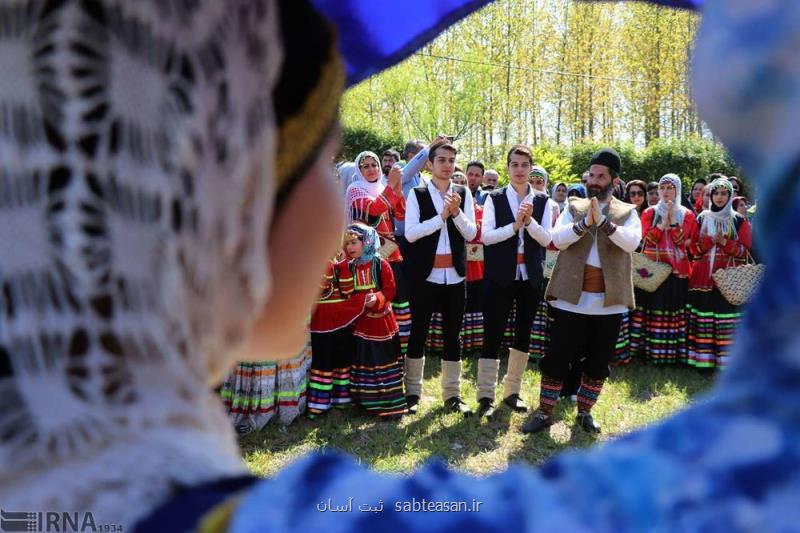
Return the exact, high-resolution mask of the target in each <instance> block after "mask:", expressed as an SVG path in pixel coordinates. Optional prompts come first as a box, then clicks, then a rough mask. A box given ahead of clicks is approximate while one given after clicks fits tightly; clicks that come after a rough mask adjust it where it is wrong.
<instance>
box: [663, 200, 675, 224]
mask: <svg viewBox="0 0 800 533" xmlns="http://www.w3.org/2000/svg"><path fill="white" fill-rule="evenodd" d="M674 205H675V203H674V202H673V201H672V200H670V201H669V202H667V219H666V220H664V221H662V222H661V224H659V228H660V229H662V230H667V229H669V228H670V226H672V225H673V224H675V222H676V221H675V215H674V213H673V206H674Z"/></svg>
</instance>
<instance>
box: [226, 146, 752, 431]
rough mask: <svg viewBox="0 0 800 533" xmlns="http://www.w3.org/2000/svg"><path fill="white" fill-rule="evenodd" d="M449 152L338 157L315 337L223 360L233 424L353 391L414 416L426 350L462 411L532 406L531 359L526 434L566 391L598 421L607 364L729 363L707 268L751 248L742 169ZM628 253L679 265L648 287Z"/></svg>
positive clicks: (318, 404) (391, 414)
mask: <svg viewBox="0 0 800 533" xmlns="http://www.w3.org/2000/svg"><path fill="white" fill-rule="evenodd" d="M457 155H458V150H457V149H456V147H455V146H454V145H453V143H452V140H451V139H448V138H446V137H439V138H437V139H436V140H434V141H433V142H432V143H431V144H430V146H426V145H425V144H424V143H422V142H419V141H410V142H409V143H407V145H406V147H405V149H404V150H403V153H402V154H400V153H399V152H397V151H395V150H386V151H385V152H383V153H382V154H381V155H380V156H379V155H378V154H376V153H374V152H369V151H365V152H362V153H360V154H359V155H358V156H357V157H356V159H355V161H354V162H345V163H340V164H339V165H337V167H336V170H337V172H336V176H337V178H338V180H339V182H340V186H341V190H342V194H343V197H344V199H345V205H346V211H347V215H346V218H347V221H348V226H347V229H346V231H345V232H344V235H343V237H342V245H341V248H340V249H339V250H338V251H337V252H336V254H335V255H334V256H333V257H331V259H330V260H329V262H328V266H327V269H326V272H325V275H324V277H323V278H322V280H321V283H320V287H319V290H320V293H319V299H318V302H317V305H316V307H315V310H314V311H313V314H312V316H311V318H310V324H309V332H310V335H309V342H308V346H307V347H306V349H305V350H304V351H303V353H301V354H300V355H299V356H298V357H297V358H295V359H292V360H289V361H286V362H283V363H281V365H280V366H277V367H276V365H275V364H273V363H266V362H265V363H263V364H259V363H242V364H241V365H239V366H238V367H237V368H236V370H235V371H234V372H233V373H232V374H231V376H230V377H229V378H228V380H227V381H226V382H225V384H224V385H223V387H222V391H221V393H222V396H223V399H224V400H225V403H226V405H227V406H228V409H229V411H230V412H231V413H232V415H233V417H234V420H235V422H236V424H237V427H238V428H239V430H240V431H241V432H247V431H250V430H253V429H259V428H260V427H263V425H264V424H265V423H266V422H267V421H268V420H269V419H270V418H272V417H273V416H275V414H276V413H277V415H278V417H279V418H280V420H281V421H282V422H283V423H288V422H290V421H291V420H292V419H293V418H294V417H296V416H298V415H299V414H300V413H301V412H302V411H303V410H305V411H306V413H307V416H308V417H309V418H311V419H316V418H318V417H320V416H323V415H325V414H326V413H328V412H329V411H330V410H331V409H341V408H347V407H350V406H352V405H353V404H355V405H359V406H360V407H362V408H363V409H364V410H366V411H367V412H369V413H374V414H375V415H377V416H379V417H380V418H381V419H384V420H397V419H399V418H400V417H402V416H404V415H413V414H416V412H417V409H418V405H419V402H420V399H421V397H422V396H423V389H422V384H423V374H424V369H425V364H426V356H427V357H428V360H430V356H437V357H438V358H440V360H441V371H440V375H441V390H442V398H443V401H444V409H445V410H446V411H448V412H458V413H461V414H463V415H465V416H470V415H473V414H477V415H478V416H481V417H491V416H492V415H493V414H494V412H495V410H496V409H497V408H499V407H501V406H503V407H506V408H509V409H511V410H513V411H515V412H527V411H528V410H529V408H528V405H527V404H526V402H525V399H524V397H525V396H527V394H525V391H523V390H522V374H523V372H524V371H525V369H526V368H527V366H528V363H529V361H533V362H534V363H537V364H538V367H539V370H540V372H541V388H540V391H539V405H538V407H537V408H536V409H535V410H534V412H533V415H532V416H531V417H530V418H529V419H528V421H527V422H526V423H525V425H524V426H523V431H526V432H535V431H540V430H542V429H544V428H545V427H547V426H548V425H550V424H551V423H552V418H551V416H552V411H553V407H554V406H555V405H556V403H557V402H558V401H559V399H561V398H567V399H569V400H570V401H572V402H573V403H575V404H576V405H577V410H578V414H579V417H578V421H579V424H580V425H581V427H583V428H584V429H585V430H587V431H589V432H599V431H600V426H599V425H598V424H597V422H595V421H594V419H593V418H592V415H591V411H592V407H593V405H594V404H595V402H596V401H597V398H598V396H599V395H600V393H601V391H602V387H603V384H604V382H605V380H606V379H607V378H608V376H609V374H610V369H611V367H612V366H615V365H617V366H618V365H624V364H628V363H630V362H631V361H633V360H641V361H646V362H650V363H654V364H661V365H663V364H683V365H688V366H691V367H694V368H696V369H698V370H700V371H702V372H709V371H713V370H714V369H717V368H722V367H724V366H725V362H726V359H727V358H728V349H729V346H730V345H731V343H732V338H733V335H734V332H735V330H736V326H737V324H738V322H739V319H740V315H741V311H740V308H739V306H737V305H733V304H731V303H729V302H728V301H727V300H726V299H725V297H724V296H723V295H722V294H721V293H720V291H719V289H718V288H717V286H716V284H715V281H714V278H713V277H712V275H713V274H714V272H716V271H717V270H719V269H724V268H727V267H730V266H738V265H742V264H745V263H746V262H748V261H750V260H751V257H752V256H751V250H752V247H753V242H752V233H751V228H750V222H749V220H748V218H749V217H750V216H751V213H752V212H753V209H751V207H750V205H749V202H748V200H747V199H746V197H745V196H744V191H743V184H742V182H741V180H739V179H738V178H736V177H733V176H732V177H727V176H724V175H722V174H712V175H710V176H709V177H708V180H705V179H699V180H696V181H695V182H694V183H693V184H692V187H691V189H690V190H689V193H688V194H686V195H684V194H683V187H682V181H681V178H680V177H679V176H677V175H676V174H666V175H664V176H663V177H661V178H660V179H659V180H658V181H657V182H656V181H654V182H650V183H647V182H645V181H642V180H638V179H632V180H629V181H628V182H627V183H625V182H623V181H622V180H621V178H620V172H621V164H622V162H621V160H620V157H619V155H618V154H617V153H616V152H615V151H614V150H613V149H610V148H606V149H603V150H600V151H599V152H597V153H596V154H594V156H593V157H592V159H591V161H589V162H588V163H589V164H588V168H587V170H586V172H585V173H584V174H583V176H582V178H581V182H580V183H574V184H568V183H563V182H558V183H554V184H551V183H549V182H550V179H549V174H548V172H547V170H546V169H545V168H543V167H541V166H538V165H535V164H534V160H533V156H532V153H531V150H530V148H529V147H527V146H524V145H515V146H514V147H512V148H511V149H510V150H509V152H508V154H507V160H506V164H507V168H506V171H507V176H508V184H507V185H505V186H498V180H499V173H498V172H497V171H496V170H492V169H487V168H486V166H485V165H484V164H483V163H482V162H481V161H477V160H472V161H469V162H468V163H466V165H465V166H464V167H463V168H461V167H460V166H459V165H457V164H456V161H457ZM426 170H427V172H429V175H425V174H423V172H425V171H426ZM635 255H638V256H639V257H644V258H647V259H649V260H651V261H655V262H658V263H661V264H663V265H668V268H669V269H670V270H671V273H670V274H669V275H668V276H667V277H666V279H665V280H664V281H663V282H662V283H661V284H660V285H658V286H657V287H656V288H653V287H649V288H647V287H644V286H640V284H639V283H638V280H639V279H640V278H641V274H639V273H638V272H637V271H636V269H635V268H634V267H633V265H634V264H635V263H636V261H633V260H632V258H633V257H634V256H635ZM506 354H507V355H506ZM465 357H474V358H476V360H477V378H476V379H477V383H476V385H477V387H476V388H477V391H478V392H477V398H476V407H475V408H473V407H472V406H470V405H469V403H468V402H467V401H466V400H465V399H464V398H463V397H462V394H461V380H462V366H461V361H462V359H463V358H465ZM501 358H506V359H507V364H506V373H505V376H504V377H503V379H502V385H503V387H502V390H503V394H502V401H501V402H497V401H496V398H495V391H496V389H497V385H498V372H499V369H500V360H501ZM306 377H307V388H306V389H305V390H304V384H305V383H306V382H305V378H306ZM248 384H250V385H248Z"/></svg>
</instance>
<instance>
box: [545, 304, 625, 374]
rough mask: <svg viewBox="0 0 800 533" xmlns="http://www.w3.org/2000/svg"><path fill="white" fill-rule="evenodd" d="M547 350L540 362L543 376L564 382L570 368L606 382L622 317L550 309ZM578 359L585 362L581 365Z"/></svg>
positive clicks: (619, 315)
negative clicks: (551, 320)
mask: <svg viewBox="0 0 800 533" xmlns="http://www.w3.org/2000/svg"><path fill="white" fill-rule="evenodd" d="M550 316H551V317H552V319H553V322H552V323H551V325H550V349H549V350H548V351H547V355H545V356H544V357H543V358H542V360H541V361H539V369H540V370H541V371H542V374H544V375H546V376H548V377H551V378H553V379H557V380H560V381H567V380H568V379H569V376H570V369H571V368H572V367H580V368H581V369H582V370H583V372H584V373H586V375H588V376H589V377H590V378H592V379H605V378H607V377H608V376H609V374H610V371H609V369H608V365H609V363H611V359H612V358H613V357H614V354H615V353H616V349H617V336H618V335H619V327H620V324H621V323H622V315H621V314H617V315H583V314H580V313H570V312H569V311H562V310H561V309H556V308H555V307H552V306H551V307H550ZM581 357H585V358H586V359H585V360H584V361H583V362H582V363H580V362H579V360H580V358H581Z"/></svg>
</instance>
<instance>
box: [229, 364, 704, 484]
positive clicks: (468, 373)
mask: <svg viewBox="0 0 800 533" xmlns="http://www.w3.org/2000/svg"><path fill="white" fill-rule="evenodd" d="M425 366H426V369H425V383H424V388H423V398H422V401H421V402H420V409H419V412H418V413H417V415H415V416H407V417H403V419H402V421H400V422H381V421H380V420H376V418H375V417H371V416H366V415H365V414H363V413H362V412H361V411H359V410H358V409H355V408H353V409H349V410H345V411H335V412H332V413H330V414H328V415H327V416H325V417H323V418H321V419H318V420H315V421H310V420H308V419H306V418H305V417H301V418H300V419H298V420H297V421H295V422H294V423H293V424H292V425H291V426H289V427H281V426H278V425H275V424H269V425H268V426H267V427H266V428H264V430H262V431H260V432H258V433H253V434H250V435H246V436H245V437H243V438H242V440H241V446H242V449H243V451H244V455H245V459H246V461H247V464H248V465H249V467H250V469H251V470H252V471H253V472H254V473H255V474H257V475H261V476H269V475H272V474H275V473H276V472H278V471H279V470H280V469H281V468H283V467H284V466H286V465H287V464H289V463H290V462H292V461H294V460H295V459H297V458H299V457H300V456H302V455H304V454H307V453H309V452H312V451H315V450H320V449H323V448H335V449H339V450H343V451H345V452H347V453H349V454H351V455H353V456H354V457H356V458H358V460H359V461H360V462H362V463H363V464H366V465H369V466H370V467H371V468H373V469H375V470H378V471H384V472H400V473H404V472H411V471H412V470H414V469H416V468H417V467H419V466H420V465H422V464H423V463H424V462H425V461H427V460H428V459H430V458H432V457H440V458H443V459H444V460H446V461H447V462H448V463H449V464H450V465H451V466H452V467H454V468H456V469H458V470H462V471H464V472H469V473H472V474H489V473H492V472H497V471H501V470H504V469H505V468H506V467H507V466H508V465H509V463H511V462H515V461H516V462H519V461H522V462H526V463H530V464H538V463H541V462H542V461H544V460H546V459H548V458H550V457H551V456H553V455H554V454H556V453H558V452H560V451H562V450H565V449H568V448H573V447H586V446H591V445H592V444H594V443H596V442H602V441H604V440H608V439H611V438H614V437H615V436H617V435H623V434H625V433H628V432H630V431H632V430H634V429H637V428H640V427H642V426H646V425H648V424H652V423H654V422H657V421H658V420H661V419H662V418H664V417H666V416H669V415H670V414H671V413H674V412H675V411H677V410H679V409H681V408H683V407H685V406H686V405H687V404H689V403H691V402H692V400H693V398H694V397H695V396H696V395H698V394H700V393H703V392H704V391H706V390H708V389H709V387H710V386H711V385H712V383H713V378H712V377H708V376H703V375H700V374H699V373H697V372H696V371H694V370H691V369H688V368H683V367H675V368H673V367H654V366H650V365H646V364H632V365H630V366H628V367H623V368H615V369H614V370H613V371H612V376H611V378H610V379H609V380H608V381H607V382H606V385H605V387H604V389H603V393H602V395H601V397H600V400H599V401H598V403H597V405H596V406H595V408H594V410H593V414H594V416H595V420H596V421H597V422H598V423H599V424H600V425H601V426H602V428H603V432H602V434H601V435H600V436H599V437H597V438H595V437H594V436H590V435H589V434H586V433H584V432H583V431H582V430H581V429H580V428H577V427H575V426H574V422H575V405H574V404H572V403H569V402H567V401H562V402H561V403H560V404H559V405H558V406H557V408H556V411H555V415H556V417H557V418H559V419H560V421H559V422H557V423H556V424H555V425H553V426H552V427H551V428H550V429H549V431H545V432H543V433H541V434H538V435H524V434H523V433H522V432H520V430H519V428H520V427H521V426H522V423H523V422H524V421H525V419H526V417H527V416H528V415H527V414H516V413H514V414H511V412H510V410H509V409H507V408H505V407H503V408H500V409H498V411H497V413H496V414H495V417H494V419H493V420H491V421H487V420H486V419H483V420H480V421H479V420H478V419H477V418H476V417H474V416H473V417H471V418H466V419H465V418H463V417H462V416H461V415H458V414H444V413H443V412H442V408H441V405H442V402H441V386H440V383H439V377H440V374H439V372H440V364H439V359H438V358H432V357H429V358H428V360H427V361H426V365H425ZM476 370H477V363H476V362H475V361H474V360H468V361H465V362H464V376H465V378H466V379H464V380H462V387H461V391H462V397H463V398H464V399H465V400H466V401H467V403H469V404H470V405H472V406H473V407H475V406H476V403H477V402H476V400H475V385H474V384H475V372H476ZM504 373H505V364H501V367H500V378H501V379H502V376H503V374H504ZM539 378H540V374H539V371H538V369H537V368H536V366H535V364H529V365H528V369H527V370H526V372H525V375H524V378H523V387H522V397H523V398H524V399H525V400H526V401H527V403H528V404H529V405H532V406H533V407H535V405H536V404H537V403H538V391H539ZM498 392H501V391H498ZM498 398H500V395H499V394H498Z"/></svg>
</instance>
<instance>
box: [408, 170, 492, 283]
mask: <svg viewBox="0 0 800 533" xmlns="http://www.w3.org/2000/svg"><path fill="white" fill-rule="evenodd" d="M427 186H428V192H429V193H430V195H431V200H433V207H434V209H436V213H437V216H435V217H433V218H430V219H428V220H425V221H423V222H420V220H419V203H418V202H417V194H416V193H415V192H414V190H413V189H412V190H411V191H409V193H408V198H406V239H408V242H416V241H418V240H420V239H421V238H423V237H427V236H428V235H431V234H432V233H435V232H437V231H439V230H441V232H440V233H439V244H438V245H437V247H436V255H444V254H452V249H451V248H450V236H449V235H448V233H447V224H446V223H445V221H444V220H442V216H441V214H442V210H444V195H443V194H442V193H441V192H439V189H437V188H436V185H434V184H433V180H431V181H429V182H427ZM464 189H466V196H465V197H464V210H463V211H462V210H461V209H459V210H458V214H457V215H456V216H454V217H453V223H454V224H455V225H456V228H457V229H458V232H459V233H461V235H462V236H463V237H464V241H465V244H464V245H465V246H466V241H471V240H472V239H474V238H475V235H477V234H478V226H477V225H476V224H475V207H474V205H473V203H472V193H470V191H469V187H464ZM448 191H450V192H452V191H453V184H452V183H451V184H450V188H449V189H448ZM427 281H430V282H431V283H438V284H439V285H455V284H456V283H461V282H462V281H464V277H463V276H459V275H458V272H456V269H455V268H453V267H449V268H433V269H431V274H430V275H429V276H428V279H427Z"/></svg>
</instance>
